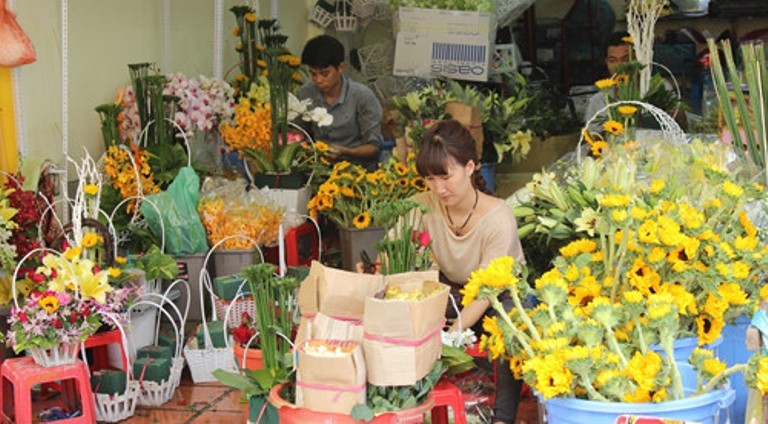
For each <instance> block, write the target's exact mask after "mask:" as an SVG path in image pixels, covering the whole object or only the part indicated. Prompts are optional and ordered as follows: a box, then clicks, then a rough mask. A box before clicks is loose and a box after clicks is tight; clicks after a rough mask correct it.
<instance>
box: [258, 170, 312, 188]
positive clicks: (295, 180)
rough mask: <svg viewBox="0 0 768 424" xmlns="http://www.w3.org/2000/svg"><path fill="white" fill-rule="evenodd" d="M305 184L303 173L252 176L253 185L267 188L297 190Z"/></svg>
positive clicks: (265, 173)
mask: <svg viewBox="0 0 768 424" xmlns="http://www.w3.org/2000/svg"><path fill="white" fill-rule="evenodd" d="M306 184H307V174H306V173H304V172H285V173H284V172H264V173H258V174H253V185H255V186H256V187H259V188H261V187H265V186H266V187H269V188H292V189H299V188H302V187H304V186H305V185H306Z"/></svg>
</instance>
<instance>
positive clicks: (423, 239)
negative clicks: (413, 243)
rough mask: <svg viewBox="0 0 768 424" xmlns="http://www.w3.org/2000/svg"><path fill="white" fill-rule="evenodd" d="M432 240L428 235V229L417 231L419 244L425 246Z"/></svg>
mask: <svg viewBox="0 0 768 424" xmlns="http://www.w3.org/2000/svg"><path fill="white" fill-rule="evenodd" d="M431 242H432V238H431V237H430V236H429V232H428V231H422V232H420V233H419V246H421V247H427V246H429V243H431Z"/></svg>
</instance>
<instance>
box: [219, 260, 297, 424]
mask: <svg viewBox="0 0 768 424" xmlns="http://www.w3.org/2000/svg"><path fill="white" fill-rule="evenodd" d="M276 269H277V267H276V266H275V265H272V264H269V263H259V264H255V265H251V266H249V267H246V268H244V269H243V275H244V276H245V278H247V279H248V282H249V285H250V289H251V293H252V295H253V299H254V302H255V303H256V323H257V327H258V332H254V333H253V335H252V336H251V338H250V339H249V340H248V341H247V342H246V343H245V346H249V345H252V344H253V342H254V341H256V343H255V344H254V345H253V347H258V348H259V349H260V350H261V356H262V363H263V368H261V369H255V370H249V369H244V370H241V372H240V373H232V372H227V371H224V370H216V371H214V372H213V375H214V376H215V377H216V378H217V379H218V380H219V381H221V382H222V383H223V384H225V385H227V386H230V387H234V388H236V389H238V390H241V391H243V393H244V394H245V395H246V396H247V397H248V399H249V409H250V411H251V412H250V414H251V417H254V418H258V417H262V418H263V417H266V418H267V419H266V421H261V422H270V423H271V422H278V421H275V420H277V414H276V410H275V409H274V407H271V408H270V407H268V402H267V397H268V396H269V392H270V390H271V389H272V388H273V387H275V386H277V385H278V384H280V383H283V382H286V381H289V379H290V378H291V375H292V367H293V356H292V354H291V342H290V339H289V338H290V337H291V334H292V329H293V313H294V307H295V306H294V302H292V299H293V296H294V291H295V289H296V287H297V286H298V282H297V280H295V279H293V278H282V277H279V276H277V275H275V270H276ZM249 347H250V346H249ZM259 420H260V419H252V421H256V422H259Z"/></svg>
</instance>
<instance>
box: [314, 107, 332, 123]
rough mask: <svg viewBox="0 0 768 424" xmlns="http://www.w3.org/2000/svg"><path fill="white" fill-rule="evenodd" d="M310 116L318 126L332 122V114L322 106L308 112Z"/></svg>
mask: <svg viewBox="0 0 768 424" xmlns="http://www.w3.org/2000/svg"><path fill="white" fill-rule="evenodd" d="M309 113H310V118H311V119H312V121H313V122H316V123H317V126H318V127H327V126H330V125H331V124H333V115H331V114H330V113H328V110H326V109H325V108H324V107H316V108H314V109H312V110H311V111H310V112H309Z"/></svg>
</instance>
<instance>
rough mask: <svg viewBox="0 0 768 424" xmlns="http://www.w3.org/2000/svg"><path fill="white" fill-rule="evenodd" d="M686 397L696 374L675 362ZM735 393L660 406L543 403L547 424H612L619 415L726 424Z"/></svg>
mask: <svg viewBox="0 0 768 424" xmlns="http://www.w3.org/2000/svg"><path fill="white" fill-rule="evenodd" d="M678 367H679V368H680V374H681V376H682V379H683V387H684V388H685V389H684V390H685V394H686V395H687V396H689V395H690V394H692V393H693V391H694V389H689V388H691V387H696V373H695V371H694V370H693V367H691V366H690V365H688V364H685V363H678ZM735 398H736V394H735V392H734V391H733V389H730V388H727V389H721V390H715V391H712V392H709V393H705V394H703V395H699V396H695V397H692V398H687V399H682V400H674V401H669V402H661V403H621V402H598V401H591V400H582V399H558V398H553V399H548V400H546V401H545V402H544V406H545V408H546V411H547V423H549V424H582V423H590V424H613V423H614V422H615V421H616V418H617V417H618V416H619V415H626V414H629V415H639V416H652V417H659V418H669V419H676V420H684V421H694V422H697V423H701V424H721V423H725V422H726V415H727V413H726V411H727V408H728V407H729V406H730V405H731V404H732V403H733V401H734V399H735Z"/></svg>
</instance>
